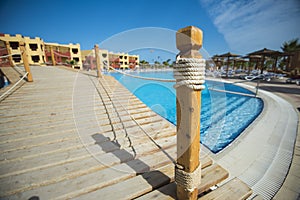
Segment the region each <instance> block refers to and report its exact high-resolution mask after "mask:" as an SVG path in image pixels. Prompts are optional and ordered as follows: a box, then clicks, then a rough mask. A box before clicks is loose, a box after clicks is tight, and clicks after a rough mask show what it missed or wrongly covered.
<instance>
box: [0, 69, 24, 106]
mask: <svg viewBox="0 0 300 200" xmlns="http://www.w3.org/2000/svg"><path fill="white" fill-rule="evenodd" d="M27 75H28V72H26V73H25V74H24V75H23V77H22V78H21V79H20V80H19V81H18V82H16V83H15V84H14V85H13V86H12V87H11V88H9V89H8V90H7V91H6V92H4V93H3V94H2V95H1V96H0V101H2V100H3V98H4V97H5V96H6V95H7V94H9V93H10V92H11V91H12V90H13V89H14V88H15V87H16V86H17V85H18V84H19V83H20V82H21V81H22V80H23V79H24V78H25V77H26V76H27Z"/></svg>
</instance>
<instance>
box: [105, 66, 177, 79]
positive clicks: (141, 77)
mask: <svg viewBox="0 0 300 200" xmlns="http://www.w3.org/2000/svg"><path fill="white" fill-rule="evenodd" d="M109 68H110V69H112V70H113V71H116V72H118V73H120V74H123V75H126V76H130V77H133V78H139V79H143V80H149V81H160V82H176V80H174V79H162V78H150V77H143V76H135V75H132V74H127V73H125V72H122V71H119V70H116V69H115V68H113V67H109Z"/></svg>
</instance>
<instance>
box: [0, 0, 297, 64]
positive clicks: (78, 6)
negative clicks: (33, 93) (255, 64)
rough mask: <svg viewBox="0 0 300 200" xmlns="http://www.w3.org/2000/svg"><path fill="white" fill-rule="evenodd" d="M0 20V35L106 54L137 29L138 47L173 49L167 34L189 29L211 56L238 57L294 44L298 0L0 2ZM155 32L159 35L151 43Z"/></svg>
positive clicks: (34, 0)
mask: <svg viewBox="0 0 300 200" xmlns="http://www.w3.org/2000/svg"><path fill="white" fill-rule="evenodd" d="M0 18H1V26H0V27H1V28H0V32H2V33H9V34H16V33H20V34H22V35H24V36H30V37H35V36H39V37H41V38H42V39H43V40H44V41H46V42H58V43H80V44H81V49H91V48H93V46H94V44H96V43H98V44H100V48H101V45H102V47H103V48H104V47H105V48H109V46H110V41H111V40H112V38H113V39H116V38H117V37H120V36H121V39H122V37H124V38H123V39H125V40H127V43H126V42H125V43H124V44H120V45H119V48H120V49H115V48H111V50H113V51H118V50H119V51H122V47H121V46H122V45H127V44H129V43H134V38H135V39H137V38H138V37H141V36H140V35H139V34H135V37H131V39H129V40H128V39H127V37H128V34H129V33H136V31H135V30H141V29H143V28H144V33H146V32H147V30H150V32H149V33H148V35H147V34H144V35H143V41H145V40H147V39H149V41H150V43H149V44H151V40H152V41H153V40H154V39H157V40H158V43H168V44H167V45H169V46H170V48H171V49H173V48H174V45H175V40H174V38H175V34H173V33H175V31H176V30H178V29H180V28H183V27H185V26H189V25H194V26H197V27H199V28H201V29H202V31H203V35H204V39H203V48H204V49H205V50H206V51H207V52H208V54H209V55H211V56H212V55H214V54H222V53H225V52H228V51H231V52H233V53H237V54H243V55H244V54H247V53H249V52H251V51H255V50H258V49H261V48H264V47H266V48H270V49H277V50H279V49H280V46H281V45H282V43H283V42H284V41H288V40H291V39H294V38H300V26H299V24H300V23H299V19H300V1H299V0H172V1H171V0H99V1H90V0H85V1H79V0H73V1H68V0H50V1H49V0H1V1H0ZM147 27H152V28H151V29H148V28H147ZM132 29H133V30H132ZM156 30H161V31H162V33H160V34H158V35H157V36H156V37H153V38H151V37H152V36H151V34H154V33H155V34H156ZM124 31H126V32H125V34H124V33H123V32H124ZM165 33H166V34H167V35H165ZM169 37H170V38H171V40H169ZM159 39H160V40H159ZM118 40H120V38H117V40H116V41H118ZM172 42H173V43H174V44H171V43H172ZM112 43H113V42H112ZM104 44H106V46H105V45H104ZM147 44H148V43H147ZM103 45H104V46H103ZM139 45H141V49H143V53H145V52H147V53H148V54H151V53H152V54H154V53H153V52H158V51H157V50H155V48H160V47H157V46H155V45H154V44H153V45H152V46H149V45H148V46H143V45H144V43H143V42H142V40H140V41H139V42H137V44H136V46H139ZM172 45H173V46H172ZM171 46H172V47H171ZM135 48H136V47H135ZM147 48H148V49H149V51H145V49H147ZM127 50H128V49H127ZM166 50H168V49H166ZM131 51H133V52H136V53H139V52H138V51H136V50H133V49H129V52H131ZM168 51H170V50H168ZM141 53H142V52H141ZM172 53H173V50H172ZM155 56H156V57H157V56H158V55H155ZM149 59H150V58H149ZM160 59H165V58H160Z"/></svg>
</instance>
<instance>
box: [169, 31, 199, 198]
mask: <svg viewBox="0 0 300 200" xmlns="http://www.w3.org/2000/svg"><path fill="white" fill-rule="evenodd" d="M176 46H177V49H178V50H180V53H179V57H180V58H194V60H196V59H200V58H202V56H201V54H200V53H199V49H200V48H201V46H202V31H201V30H200V29H198V28H196V27H193V26H189V27H186V28H182V29H180V30H178V32H177V33H176ZM174 70H175V69H174ZM174 73H175V72H174ZM174 77H175V75H174ZM203 77H204V75H203ZM203 79H204V78H203ZM176 80H177V82H178V81H180V80H178V79H177V78H176ZM203 81H204V80H203ZM201 86H202V85H201ZM176 97H177V99H176V109H177V164H176V168H175V174H177V171H179V170H178V169H180V170H181V171H184V172H181V174H179V175H177V176H176V175H175V181H176V183H177V198H178V199H197V196H198V189H197V187H193V189H191V188H187V187H185V186H184V185H186V184H185V183H180V182H181V181H182V180H178V179H182V178H181V177H180V176H183V175H185V174H186V173H187V175H189V174H195V173H194V172H196V170H198V173H197V176H198V177H194V178H196V179H197V180H198V181H199V183H200V180H201V171H200V170H201V166H200V161H199V154H200V106H201V89H197V90H195V89H192V88H189V87H187V86H185V85H182V86H179V87H177V88H176ZM176 170H177V171H176ZM182 174H183V175H182ZM192 176H193V175H192ZM188 178H189V177H188ZM188 178H187V179H188Z"/></svg>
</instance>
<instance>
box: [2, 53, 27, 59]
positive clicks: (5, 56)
mask: <svg viewBox="0 0 300 200" xmlns="http://www.w3.org/2000/svg"><path fill="white" fill-rule="evenodd" d="M20 53H21V54H22V52H20ZM20 53H12V54H8V55H4V56H0V58H7V57H9V56H13V55H20V56H21V54H20Z"/></svg>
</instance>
